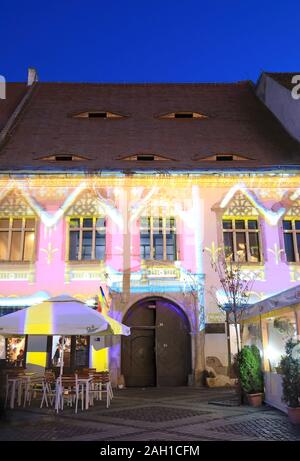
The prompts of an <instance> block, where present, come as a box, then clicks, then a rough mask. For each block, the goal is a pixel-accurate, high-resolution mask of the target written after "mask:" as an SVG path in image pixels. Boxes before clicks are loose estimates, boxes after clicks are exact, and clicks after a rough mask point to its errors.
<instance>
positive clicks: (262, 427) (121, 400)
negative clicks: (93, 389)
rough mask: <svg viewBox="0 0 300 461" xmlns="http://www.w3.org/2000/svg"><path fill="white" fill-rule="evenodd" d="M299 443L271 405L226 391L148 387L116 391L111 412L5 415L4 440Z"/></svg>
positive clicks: (297, 432)
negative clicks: (243, 401) (242, 401)
mask: <svg viewBox="0 0 300 461" xmlns="http://www.w3.org/2000/svg"><path fill="white" fill-rule="evenodd" d="M18 440H20V441H21V440H32V441H34V440H78V441H79V440H93V441H101V440H102V441H135V440H136V441H138V440H139V441H160V440H161V441H169V440H170V441H202V440H221V441H227V440H228V441H231V440H262V441H268V440H270V441H272V440H290V441H300V428H299V427H297V426H293V425H292V424H290V423H289V421H288V418H287V416H286V415H285V414H284V413H282V412H280V411H277V410H275V409H273V408H270V407H269V406H267V405H264V406H262V407H261V408H258V409H255V408H251V407H249V406H247V405H242V406H239V405H238V404H237V402H236V398H235V395H234V393H233V392H232V391H231V390H228V389H206V388H188V387H186V388H160V389H159V388H147V389H123V390H118V391H116V392H115V397H114V399H113V400H112V403H111V406H110V408H109V409H107V408H106V407H105V403H104V401H100V402H95V405H94V407H91V408H90V409H89V410H88V411H81V410H78V414H77V415H76V414H75V412H74V408H66V409H65V410H64V411H63V412H61V413H60V414H58V415H56V414H55V413H54V410H53V409H52V408H50V409H47V408H43V409H40V408H39V402H35V403H34V404H32V405H31V407H30V408H26V409H23V408H22V409H19V408H17V409H15V410H9V411H7V422H5V423H4V422H2V423H0V441H18Z"/></svg>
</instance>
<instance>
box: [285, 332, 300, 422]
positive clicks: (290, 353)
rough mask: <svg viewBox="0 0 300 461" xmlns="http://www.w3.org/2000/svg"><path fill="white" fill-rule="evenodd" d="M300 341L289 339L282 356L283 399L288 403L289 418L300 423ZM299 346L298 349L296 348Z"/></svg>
mask: <svg viewBox="0 0 300 461" xmlns="http://www.w3.org/2000/svg"><path fill="white" fill-rule="evenodd" d="M299 345H300V341H294V340H293V339H289V340H288V341H287V343H286V345H285V352H286V353H285V355H284V356H283V357H282V358H281V361H280V369H281V374H282V393H283V395H282V400H283V401H284V402H285V403H286V404H287V407H288V415H289V419H290V421H291V422H292V423H293V424H300V357H299V354H298V353H297V349H298V351H299ZM296 346H297V349H296Z"/></svg>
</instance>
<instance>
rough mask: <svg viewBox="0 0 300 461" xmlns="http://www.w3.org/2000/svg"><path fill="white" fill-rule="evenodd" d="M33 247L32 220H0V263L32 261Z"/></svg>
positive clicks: (33, 225)
mask: <svg viewBox="0 0 300 461" xmlns="http://www.w3.org/2000/svg"><path fill="white" fill-rule="evenodd" d="M34 246H35V219H34V218H1V219H0V260H1V261H32V260H33V256H34Z"/></svg>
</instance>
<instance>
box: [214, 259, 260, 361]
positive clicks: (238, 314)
mask: <svg viewBox="0 0 300 461" xmlns="http://www.w3.org/2000/svg"><path fill="white" fill-rule="evenodd" d="M242 263H243V261H241V260H238V261H233V258H232V257H226V255H225V253H224V252H223V253H221V254H219V256H218V258H217V259H215V260H212V261H211V265H212V267H213V269H214V271H215V272H216V274H217V276H218V279H219V282H220V285H221V287H220V288H221V292H220V290H218V289H217V288H216V287H213V288H212V290H211V292H212V295H213V297H214V299H215V300H216V303H217V305H218V307H219V308H220V310H221V311H222V312H224V313H225V314H226V318H227V321H230V322H232V323H233V325H234V329H235V334H236V343H237V351H238V353H239V352H240V351H241V337H240V334H239V324H240V322H241V320H242V317H243V312H244V310H245V309H246V308H247V307H248V306H249V298H250V295H251V292H252V287H253V284H254V280H255V273H250V272H248V271H247V272H245V271H244V270H243V267H242Z"/></svg>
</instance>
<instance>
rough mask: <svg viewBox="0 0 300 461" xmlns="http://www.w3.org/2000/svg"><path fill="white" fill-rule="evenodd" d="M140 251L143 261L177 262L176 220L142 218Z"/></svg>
mask: <svg viewBox="0 0 300 461" xmlns="http://www.w3.org/2000/svg"><path fill="white" fill-rule="evenodd" d="M140 249H141V258H142V259H154V260H161V261H176V259H177V245H176V224H175V218H166V217H163V218H156V217H152V216H151V217H143V218H141V229H140Z"/></svg>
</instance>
